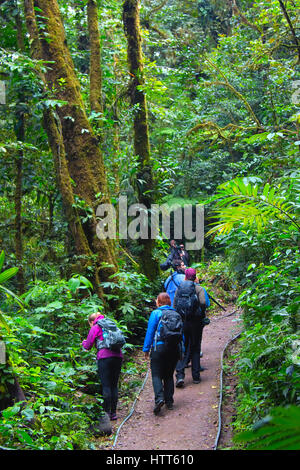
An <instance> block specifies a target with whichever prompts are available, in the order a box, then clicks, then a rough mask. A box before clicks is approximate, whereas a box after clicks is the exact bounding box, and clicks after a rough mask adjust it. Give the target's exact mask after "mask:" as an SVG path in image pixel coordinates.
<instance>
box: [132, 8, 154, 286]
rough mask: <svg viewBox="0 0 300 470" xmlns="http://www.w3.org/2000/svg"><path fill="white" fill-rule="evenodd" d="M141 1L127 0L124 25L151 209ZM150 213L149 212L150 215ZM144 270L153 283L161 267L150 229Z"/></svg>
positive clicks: (143, 190)
mask: <svg viewBox="0 0 300 470" xmlns="http://www.w3.org/2000/svg"><path fill="white" fill-rule="evenodd" d="M139 8H140V2H139V0H125V2H124V4H123V22H124V30H125V34H126V37H127V43H128V44H127V60H128V67H129V72H130V75H131V77H132V80H131V86H130V99H131V105H132V107H133V109H134V111H133V112H134V122H133V128H134V153H135V155H137V156H138V159H139V165H140V166H139V172H138V174H137V192H138V198H139V199H138V202H139V203H140V204H144V205H145V206H146V207H147V209H148V210H149V209H150V208H151V204H152V203H153V202H154V201H153V199H154V198H153V191H154V184H153V177H152V167H151V162H150V142H149V128H148V112H147V102H146V96H145V93H144V91H143V89H141V87H142V86H143V85H144V74H143V59H142V44H141V32H140V18H139ZM148 213H149V212H148ZM140 244H141V246H142V251H141V255H140V261H141V268H142V270H143V272H144V273H145V274H146V276H147V277H148V278H149V279H151V280H154V279H155V278H156V276H157V275H158V264H157V263H156V262H155V260H154V259H153V257H152V251H153V248H154V244H155V241H154V240H151V238H150V234H149V227H148V239H147V240H142V239H141V240H140Z"/></svg>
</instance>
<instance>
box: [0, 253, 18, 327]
mask: <svg viewBox="0 0 300 470" xmlns="http://www.w3.org/2000/svg"><path fill="white" fill-rule="evenodd" d="M4 258H5V254H4V251H2V252H1V253H0V271H1V270H2V268H3V264H4ZM18 269H19V268H9V269H5V270H4V271H2V272H1V273H0V292H3V293H4V294H6V295H7V296H8V297H12V298H13V299H14V300H15V301H16V302H17V304H18V305H19V306H20V307H21V308H23V303H22V301H21V300H20V299H19V297H18V296H17V295H16V294H15V293H14V292H12V291H11V290H9V289H7V288H6V287H5V286H3V285H2V284H3V283H4V282H6V281H8V280H9V279H10V278H12V277H13V276H15V275H16V273H17V272H18ZM0 326H2V327H4V328H5V329H6V330H7V331H8V332H9V326H8V324H7V323H6V320H5V318H4V314H3V312H1V311H0Z"/></svg>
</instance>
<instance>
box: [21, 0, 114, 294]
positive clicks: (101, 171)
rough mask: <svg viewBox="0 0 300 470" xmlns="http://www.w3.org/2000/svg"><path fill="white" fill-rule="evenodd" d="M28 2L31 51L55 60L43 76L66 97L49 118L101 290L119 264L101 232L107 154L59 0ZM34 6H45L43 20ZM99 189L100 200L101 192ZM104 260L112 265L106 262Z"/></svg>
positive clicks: (70, 216)
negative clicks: (84, 214)
mask: <svg viewBox="0 0 300 470" xmlns="http://www.w3.org/2000/svg"><path fill="white" fill-rule="evenodd" d="M24 5H25V13H26V23H27V28H28V31H29V33H30V36H31V40H32V43H31V47H32V54H33V56H34V57H35V58H37V59H43V60H46V61H49V62H50V63H48V65H47V71H46V72H45V74H44V77H43V79H44V83H45V87H46V89H47V91H48V92H50V93H51V96H52V97H53V98H55V99H58V100H62V101H64V102H66V104H65V105H63V106H60V107H58V108H57V116H58V118H59V119H55V115H54V113H53V111H52V110H46V111H45V116H44V123H45V128H46V131H47V134H48V138H49V143H50V146H51V149H52V152H53V156H54V160H55V163H56V171H57V177H58V181H59V187H60V189H61V193H62V198H63V200H64V205H65V210H66V217H67V220H68V222H69V224H70V228H71V231H72V235H73V238H74V243H75V248H76V251H77V253H78V254H79V255H84V257H87V258H90V259H91V257H92V256H93V257H94V258H95V261H93V265H94V266H95V273H94V285H95V288H96V289H97V291H98V293H100V294H101V289H99V281H101V280H103V281H104V280H107V279H108V277H109V276H110V275H111V274H114V273H115V272H116V270H117V262H116V258H115V253H114V243H113V241H107V240H99V238H98V237H97V235H96V225H97V220H96V209H97V205H98V204H99V203H104V202H105V203H107V202H109V194H108V187H107V181H106V174H105V168H104V162H103V157H102V154H101V151H100V148H99V146H98V140H97V138H96V136H95V135H94V134H93V130H92V128H91V126H90V124H89V121H88V119H87V116H86V112H85V109H84V104H83V100H82V96H81V92H80V85H79V81H78V79H77V76H76V73H75V69H74V65H73V62H72V58H71V55H70V52H69V49H68V46H67V42H66V37H65V32H64V27H63V23H62V19H61V15H60V11H59V7H58V3H57V1H56V0H24ZM35 7H36V8H38V9H40V10H41V11H42V13H40V14H39V17H38V20H37V17H36V16H35V10H34V8H35ZM40 10H38V11H40ZM71 180H72V181H73V182H74V184H71ZM99 193H100V194H101V198H100V200H99V199H97V197H96V195H97V194H99ZM75 195H76V196H78V197H79V199H80V200H83V201H84V202H85V204H87V205H88V206H89V208H91V209H92V211H91V217H90V218H89V220H88V221H87V222H86V223H84V224H83V223H82V222H81V218H80V213H79V211H78V210H76V207H74V204H75ZM102 262H105V263H107V264H109V265H110V267H107V268H101V263H102Z"/></svg>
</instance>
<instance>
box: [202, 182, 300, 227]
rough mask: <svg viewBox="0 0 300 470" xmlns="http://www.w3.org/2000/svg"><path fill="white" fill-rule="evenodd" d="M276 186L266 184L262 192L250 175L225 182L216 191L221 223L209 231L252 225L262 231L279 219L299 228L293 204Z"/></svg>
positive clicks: (216, 214)
mask: <svg viewBox="0 0 300 470" xmlns="http://www.w3.org/2000/svg"><path fill="white" fill-rule="evenodd" d="M279 191H280V188H275V187H272V186H270V184H269V183H266V184H265V185H264V187H263V189H262V191H261V192H259V186H258V185H257V184H254V185H253V184H251V183H250V182H248V181H247V179H246V178H236V179H234V180H232V181H228V182H226V183H223V184H222V185H220V186H219V187H218V191H217V193H216V196H217V198H218V199H217V202H216V206H215V210H214V217H218V218H219V222H218V223H217V224H216V225H215V226H214V227H213V228H212V229H211V230H209V232H208V233H207V234H206V236H209V235H211V234H215V233H220V234H221V233H229V232H230V231H231V230H233V229H234V228H235V227H237V226H238V225H239V226H243V227H244V228H245V227H252V226H255V227H256V229H257V230H258V231H259V232H261V231H262V230H263V229H264V227H265V226H266V225H267V224H268V223H269V222H270V221H271V220H275V219H280V220H282V221H287V220H289V222H291V223H292V224H293V225H294V226H295V227H297V229H298V230H300V226H299V224H298V223H297V222H296V217H295V216H294V214H293V209H294V207H293V204H292V203H291V202H290V201H288V200H287V199H286V198H285V197H284V196H282V195H281V194H280V193H279Z"/></svg>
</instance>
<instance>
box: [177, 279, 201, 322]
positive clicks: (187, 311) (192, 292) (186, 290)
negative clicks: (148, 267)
mask: <svg viewBox="0 0 300 470" xmlns="http://www.w3.org/2000/svg"><path fill="white" fill-rule="evenodd" d="M174 307H175V308H176V311H177V312H178V313H179V314H180V315H181V317H182V319H183V320H190V319H191V318H195V317H196V316H197V315H199V314H200V302H199V299H198V297H197V294H196V286H195V283H194V282H193V281H183V282H182V283H181V284H180V286H179V287H178V289H177V291H176V297H175V299H174Z"/></svg>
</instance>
